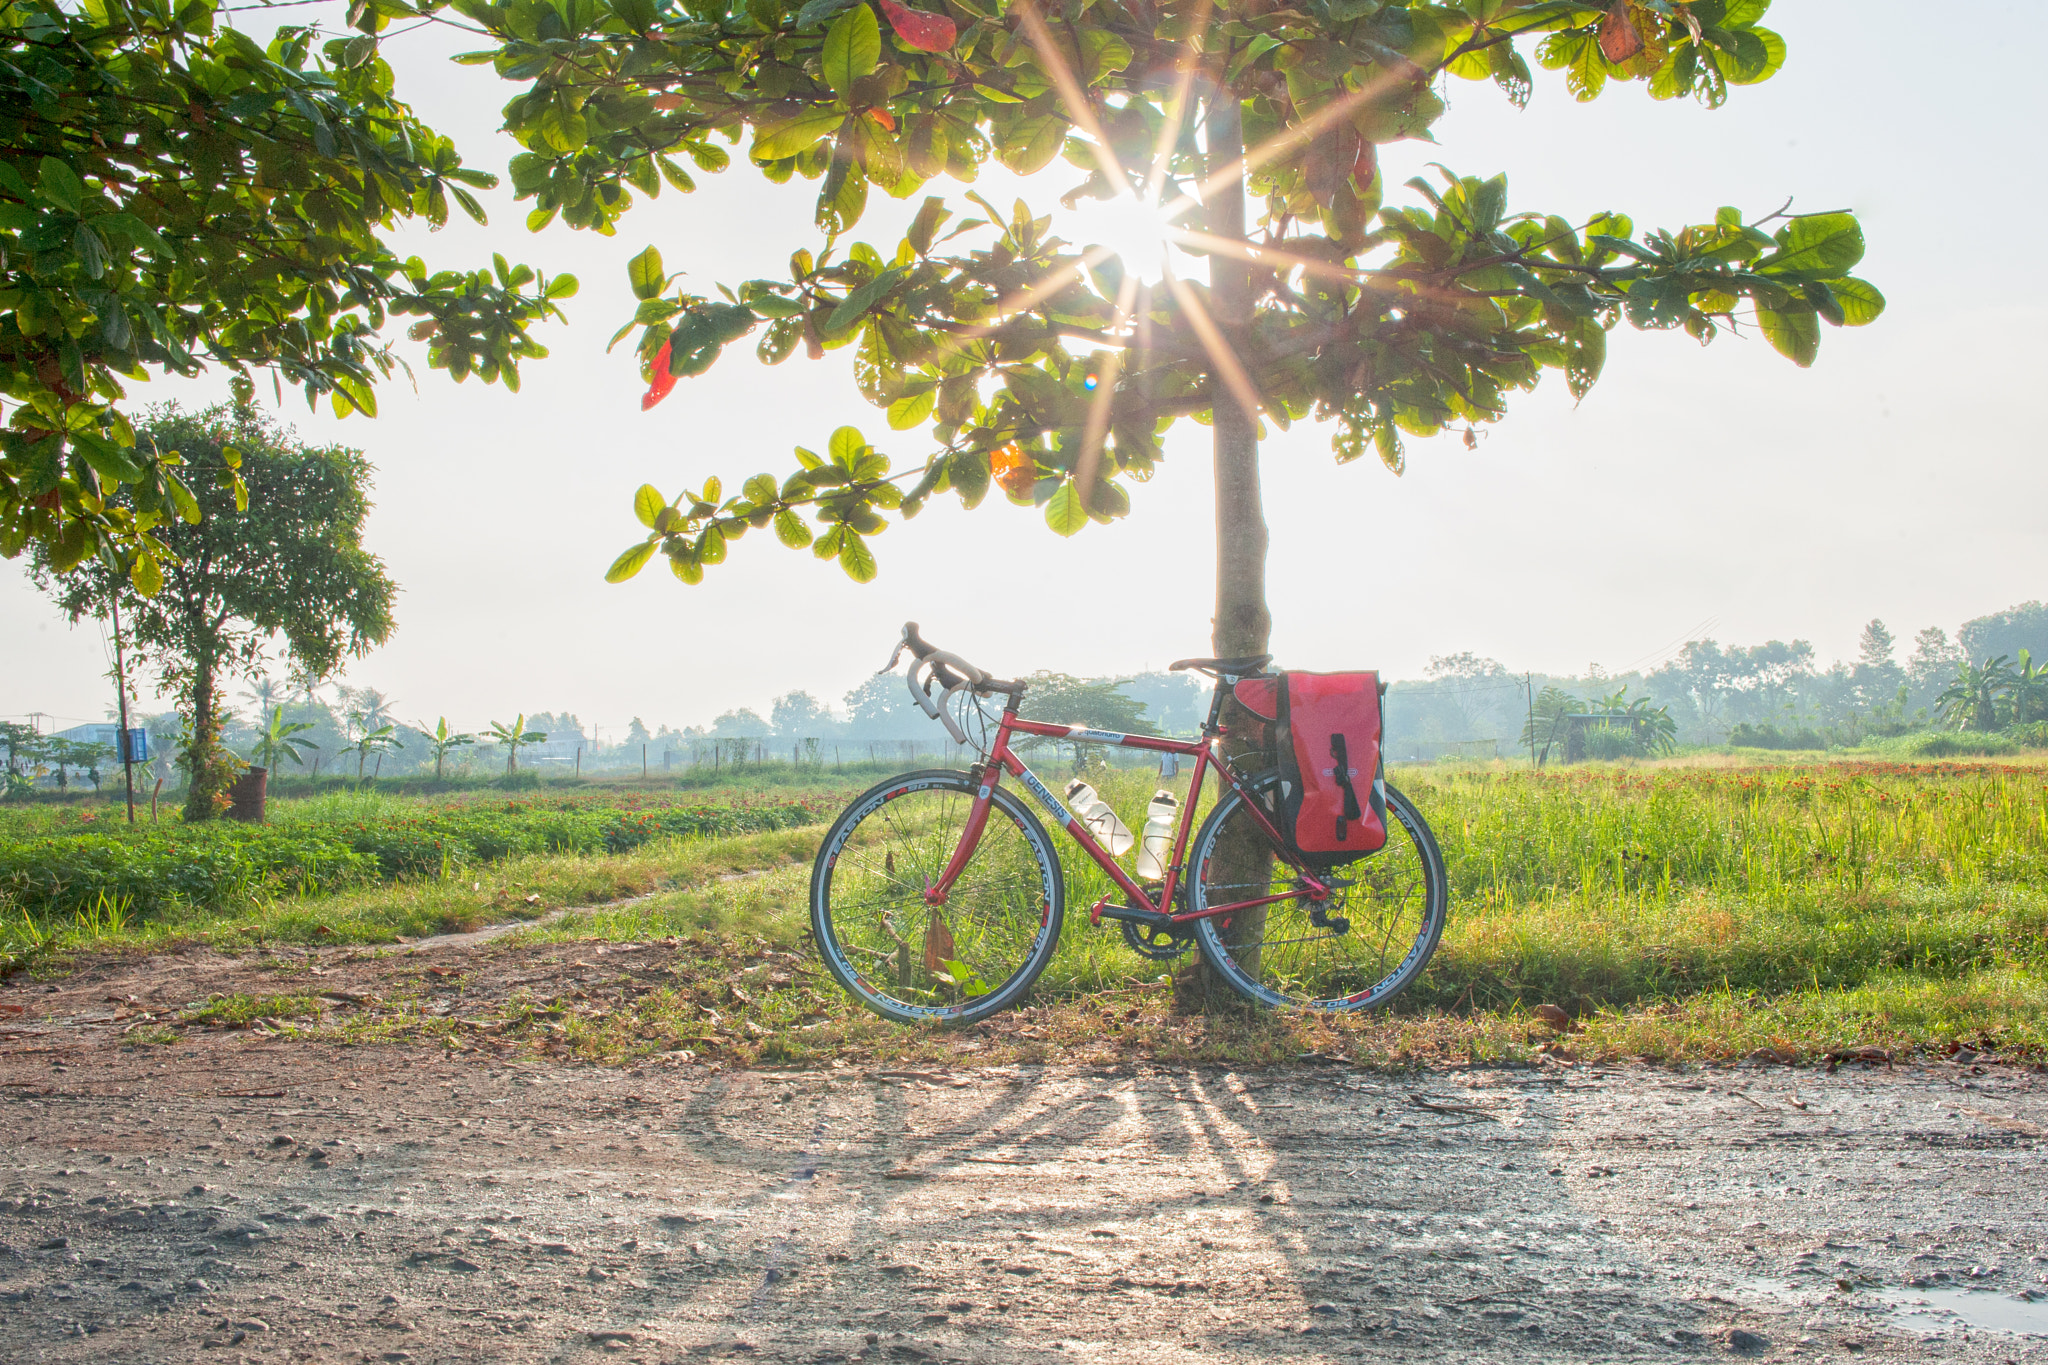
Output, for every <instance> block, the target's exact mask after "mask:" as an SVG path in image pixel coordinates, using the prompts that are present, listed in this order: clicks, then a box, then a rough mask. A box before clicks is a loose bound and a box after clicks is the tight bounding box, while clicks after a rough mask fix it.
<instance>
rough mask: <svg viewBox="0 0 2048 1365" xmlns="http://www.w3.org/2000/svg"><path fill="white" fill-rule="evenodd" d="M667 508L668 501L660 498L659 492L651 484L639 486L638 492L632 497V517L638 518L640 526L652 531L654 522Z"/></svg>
mask: <svg viewBox="0 0 2048 1365" xmlns="http://www.w3.org/2000/svg"><path fill="white" fill-rule="evenodd" d="M667 506H668V500H667V499H665V498H663V497H662V496H661V490H660V489H658V488H656V487H655V486H654V485H653V484H651V483H643V484H641V485H640V491H639V492H637V493H635V494H634V495H633V515H634V516H636V517H638V518H640V524H641V525H642V526H645V527H647V528H648V529H650V530H652V529H653V527H654V520H655V518H656V517H659V516H660V515H661V514H662V511H663V509H664V508H666V507H667Z"/></svg>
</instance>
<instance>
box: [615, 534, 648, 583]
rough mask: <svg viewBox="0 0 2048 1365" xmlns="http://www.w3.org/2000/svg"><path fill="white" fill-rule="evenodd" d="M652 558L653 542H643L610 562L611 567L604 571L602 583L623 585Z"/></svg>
mask: <svg viewBox="0 0 2048 1365" xmlns="http://www.w3.org/2000/svg"><path fill="white" fill-rule="evenodd" d="M652 558H654V542H653V541H651V540H643V541H641V542H640V543H639V544H638V545H635V546H634V547H633V548H632V549H630V550H628V551H626V552H625V553H624V554H622V555H620V556H619V557H618V558H617V559H614V560H613V561H612V566H611V567H610V568H609V569H606V570H605V571H604V581H605V582H607V583H623V582H625V581H626V580H627V579H629V578H631V577H632V576H633V575H634V574H636V573H639V572H640V571H641V570H642V569H644V568H646V567H647V561H648V560H650V559H652Z"/></svg>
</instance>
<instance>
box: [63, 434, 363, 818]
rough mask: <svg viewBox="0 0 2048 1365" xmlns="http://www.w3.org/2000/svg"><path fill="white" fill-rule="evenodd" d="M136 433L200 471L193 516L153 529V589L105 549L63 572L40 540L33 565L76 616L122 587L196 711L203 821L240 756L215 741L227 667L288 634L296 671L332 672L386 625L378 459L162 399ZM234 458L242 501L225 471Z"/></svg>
mask: <svg viewBox="0 0 2048 1365" xmlns="http://www.w3.org/2000/svg"><path fill="white" fill-rule="evenodd" d="M138 436H139V437H140V438H141V439H142V440H143V441H145V442H146V443H148V444H149V445H151V446H153V447H154V448H156V449H158V450H162V451H166V452H170V451H176V452H179V453H180V454H181V456H182V458H183V459H184V461H185V467H186V468H188V469H191V470H193V471H194V472H195V474H197V475H198V476H199V477H198V478H197V479H196V480H195V488H196V494H195V497H196V507H197V509H198V511H199V519H198V520H197V521H195V522H190V523H188V522H184V521H178V522H173V523H170V524H167V525H165V526H163V527H160V528H159V534H160V537H161V540H162V542H163V544H164V547H165V550H166V561H167V562H166V563H165V566H164V579H163V582H162V584H161V585H160V589H159V591H157V592H156V593H155V594H154V595H152V596H147V597H145V596H143V595H142V593H141V591H140V589H138V588H137V587H136V586H135V584H134V580H133V577H132V575H131V574H130V573H129V571H128V566H127V565H126V564H124V563H122V562H121V561H119V560H116V561H115V562H114V563H112V564H109V563H108V562H107V560H106V559H105V558H103V557H99V556H95V557H94V558H92V559H91V560H89V561H87V562H85V563H84V564H82V565H80V566H79V567H78V568H77V569H75V570H74V571H72V572H69V573H64V572H60V571H59V568H58V563H57V561H56V560H54V559H53V558H52V557H51V555H50V554H49V553H48V552H47V551H46V550H45V549H44V548H42V547H40V546H39V547H38V549H37V552H36V555H35V558H34V561H33V565H32V571H33V573H34V575H35V578H36V582H37V583H38V585H40V586H41V587H42V588H43V589H44V590H45V591H46V592H47V593H49V594H50V596H51V597H52V598H53V599H54V600H55V601H56V602H57V604H58V605H59V606H60V607H62V608H63V609H64V610H65V611H66V612H67V613H69V614H70V616H71V617H72V619H73V620H77V619H78V618H80V617H83V616H93V617H99V618H104V617H105V616H106V615H107V614H108V612H109V609H110V607H111V606H112V604H113V602H114V601H115V599H116V596H117V595H118V596H119V598H120V601H121V608H122V614H123V615H124V616H125V617H126V618H127V619H128V621H129V623H130V625H129V630H130V632H131V635H132V638H133V640H134V642H135V648H136V654H137V657H138V658H140V659H141V660H142V661H143V662H144V663H145V664H147V665H149V666H151V667H153V668H154V670H155V672H156V674H157V678H158V680H159V683H160V685H161V687H162V690H163V691H165V692H169V693H172V694H174V695H176V696H177V697H178V699H179V704H180V709H181V710H183V711H184V713H185V714H186V716H187V717H189V719H190V724H191V731H190V735H189V738H188V739H187V740H186V742H185V744H184V746H183V753H182V755H181V757H180V762H181V763H182V764H183V765H184V767H185V768H186V770H187V771H188V772H189V773H190V774H191V778H192V781H191V785H190V787H189V788H188V789H187V792H186V798H185V818H186V819H187V820H205V819H209V818H211V816H212V814H213V805H214V801H213V798H214V796H215V795H216V794H217V793H219V792H221V791H222V790H223V789H224V787H225V784H226V782H227V779H228V778H229V777H230V776H231V775H232V772H233V768H234V765H235V762H236V761H235V760H234V759H233V758H232V756H231V755H228V754H227V753H226V752H225V750H223V748H222V747H221V727H222V724H223V722H224V716H223V713H222V708H221V704H220V694H219V686H220V681H221V675H222V674H223V673H231V674H239V675H241V676H244V677H254V676H259V675H260V674H261V673H262V671H263V668H264V664H265V659H266V651H267V649H268V648H269V646H270V645H271V643H272V642H273V641H274V640H275V639H276V637H277V636H279V635H282V636H283V637H284V643H285V649H286V653H287V655H288V657H289V659H290V663H291V667H292V670H293V672H294V674H295V675H297V676H299V677H300V678H302V679H307V680H311V679H316V678H322V677H326V676H327V675H329V674H331V673H332V672H333V671H334V670H335V669H336V668H338V667H340V666H341V664H342V662H343V661H344V660H345V659H347V658H350V657H360V656H362V655H363V654H364V653H366V652H368V651H369V650H370V649H371V648H372V647H373V646H375V645H379V644H382V643H383V642H384V641H385V640H387V639H389V638H390V637H391V632H392V630H393V628H394V627H393V623H392V618H391V603H392V597H393V595H394V594H395V592H396V591H397V589H396V588H395V587H394V586H393V584H392V582H391V579H390V578H389V576H387V575H386V574H385V572H384V564H383V561H381V560H379V559H378V558H377V557H376V556H375V555H373V554H371V553H370V552H369V551H368V550H365V549H364V548H363V543H362V534H363V523H364V521H365V520H366V519H367V518H368V516H369V511H370V497H369V483H370V465H369V462H368V461H367V460H365V459H364V458H363V453H362V452H361V451H359V450H351V449H348V448H346V447H343V446H320V447H310V446H300V445H298V444H297V443H296V441H295V440H294V438H293V435H292V433H291V432H290V430H289V429H287V428H282V427H280V426H278V425H277V424H275V423H273V422H271V421H270V420H269V419H267V418H265V417H263V416H262V415H261V414H259V413H257V412H256V411H255V410H254V409H252V408H247V407H239V408H236V407H227V406H218V407H212V408H208V409H206V410H205V411H203V412H198V413H185V412H183V411H181V410H179V409H178V408H177V406H176V405H168V406H165V407H161V408H155V409H152V410H151V411H150V414H149V417H148V420H147V422H146V423H145V424H144V426H143V427H142V428H141V429H140V430H139V432H138ZM231 461H232V463H231ZM236 466H239V478H240V481H241V482H242V484H244V485H246V487H247V489H248V497H247V502H246V505H245V506H243V505H239V504H241V503H242V499H241V497H240V496H239V495H238V493H237V492H236V490H235V488H234V487H232V486H230V484H229V483H227V482H225V481H223V479H222V478H220V477H219V476H221V475H223V474H225V473H226V472H228V471H229V470H231V469H235V468H236Z"/></svg>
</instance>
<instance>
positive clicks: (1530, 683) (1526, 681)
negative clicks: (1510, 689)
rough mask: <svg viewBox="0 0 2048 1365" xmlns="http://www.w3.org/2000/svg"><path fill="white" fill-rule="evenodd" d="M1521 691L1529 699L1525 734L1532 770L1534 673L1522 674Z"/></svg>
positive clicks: (1534, 752) (1534, 740)
mask: <svg viewBox="0 0 2048 1365" xmlns="http://www.w3.org/2000/svg"><path fill="white" fill-rule="evenodd" d="M1522 691H1523V693H1524V694H1526V695H1527V696H1528V698H1529V729H1528V731H1527V733H1528V736H1529V766H1530V767H1532V768H1533V767H1535V766H1536V675H1535V674H1534V673H1524V674H1523V675H1522Z"/></svg>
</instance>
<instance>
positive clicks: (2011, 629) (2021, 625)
mask: <svg viewBox="0 0 2048 1365" xmlns="http://www.w3.org/2000/svg"><path fill="white" fill-rule="evenodd" d="M1956 643H1957V644H1958V645H1960V646H1961V647H1962V651H1963V657H1964V658H1966V659H1989V658H1991V657H1993V656H1994V655H1998V654H2009V655H2011V656H2012V657H2013V658H2015V659H2016V658H2018V657H2019V654H2020V651H2021V650H2025V651H2027V653H2028V654H2030V655H2031V656H2033V657H2034V658H2037V659H2038V658H2042V657H2044V656H2048V603H2041V602H2022V603H2020V604H2019V605H2018V606H2016V607H2007V608H2006V609H2005V610H2004V611H1995V612H1992V613H1991V614H1990V615H1989V616H1979V617H1977V618H1976V619H1975V620H1973V621H1965V622H1963V624H1962V628H1961V629H1959V630H1957V631H1956Z"/></svg>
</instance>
